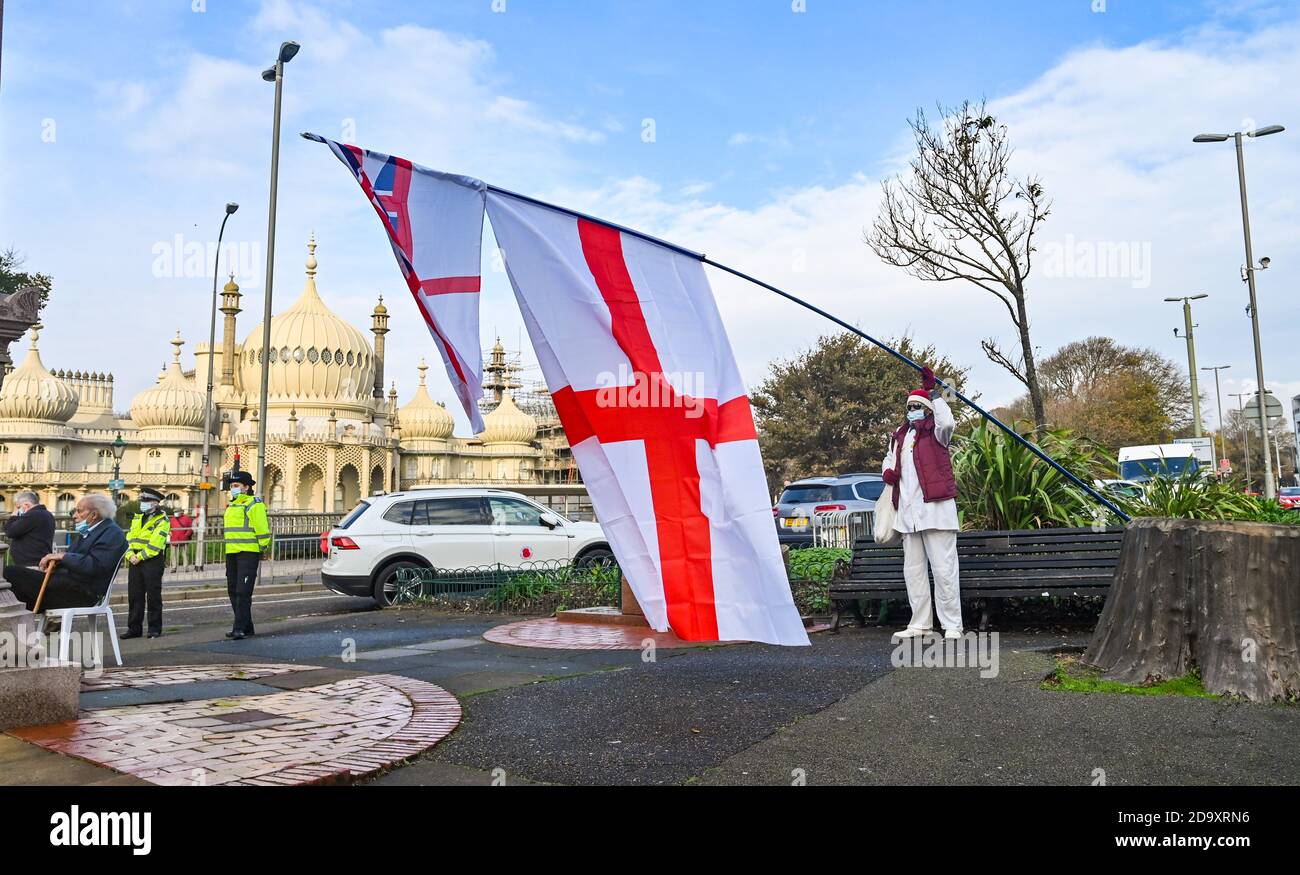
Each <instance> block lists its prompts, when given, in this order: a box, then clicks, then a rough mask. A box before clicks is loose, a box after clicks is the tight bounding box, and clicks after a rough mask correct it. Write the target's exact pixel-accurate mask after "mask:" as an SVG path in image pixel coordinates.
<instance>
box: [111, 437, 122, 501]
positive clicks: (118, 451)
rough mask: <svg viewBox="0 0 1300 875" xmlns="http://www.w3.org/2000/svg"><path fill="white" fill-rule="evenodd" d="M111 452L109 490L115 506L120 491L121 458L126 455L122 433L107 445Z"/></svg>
mask: <svg viewBox="0 0 1300 875" xmlns="http://www.w3.org/2000/svg"><path fill="white" fill-rule="evenodd" d="M108 446H109V449H110V450H112V452H113V488H112V489H111V490H109V491H110V492H111V493H112V494H113V504H115V505H116V504H117V495H118V493H119V492H120V491H121V490H120V489H118V486H117V483H118V480H120V479H121V477H122V456H124V455H126V441H124V440H122V433H121V432H120V431H119V432H118V433H117V437H115V438H113V442H112V443H111V444H109V445H108Z"/></svg>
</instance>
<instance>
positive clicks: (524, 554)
mask: <svg viewBox="0 0 1300 875" xmlns="http://www.w3.org/2000/svg"><path fill="white" fill-rule="evenodd" d="M519 556H520V558H523V559H531V558H533V548H532V547H525V548H524V549H522V550H520V551H519Z"/></svg>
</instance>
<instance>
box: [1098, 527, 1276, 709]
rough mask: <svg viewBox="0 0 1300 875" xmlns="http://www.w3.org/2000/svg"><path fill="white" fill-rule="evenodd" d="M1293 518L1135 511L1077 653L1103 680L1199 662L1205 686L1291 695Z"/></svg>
mask: <svg viewBox="0 0 1300 875" xmlns="http://www.w3.org/2000/svg"><path fill="white" fill-rule="evenodd" d="M1298 628H1300V526H1285V525H1270V524H1267V523H1239V522H1222V521H1214V520H1183V519H1137V520H1134V521H1133V522H1132V523H1130V524H1129V526H1128V528H1127V530H1126V531H1125V533H1124V543H1123V546H1122V547H1121V550H1120V560H1119V567H1118V568H1117V569H1116V571H1115V582H1114V583H1113V584H1112V585H1111V589H1110V593H1109V594H1108V595H1107V596H1106V605H1105V607H1104V608H1103V609H1102V613H1101V619H1100V620H1099V621H1098V623H1097V628H1096V630H1095V631H1094V632H1093V636H1092V642H1091V643H1090V644H1089V646H1088V651H1087V653H1085V654H1084V657H1083V661H1084V663H1085V664H1088V665H1091V666H1094V667H1096V668H1099V669H1101V670H1102V671H1103V672H1105V677H1106V678H1107V679H1110V680H1115V681H1120V682H1123V683H1130V684H1142V683H1148V682H1154V681H1160V680H1167V679H1170V678H1176V677H1181V676H1183V675H1185V674H1187V673H1188V672H1189V671H1191V670H1192V669H1193V668H1195V669H1198V670H1199V671H1200V674H1201V680H1202V682H1203V683H1204V685H1205V689H1206V690H1207V691H1208V692H1211V693H1216V694H1224V695H1235V696H1245V697H1247V698H1249V699H1250V700H1252V701H1255V702H1273V701H1279V700H1294V699H1297V698H1300V648H1298V647H1297V629H1298Z"/></svg>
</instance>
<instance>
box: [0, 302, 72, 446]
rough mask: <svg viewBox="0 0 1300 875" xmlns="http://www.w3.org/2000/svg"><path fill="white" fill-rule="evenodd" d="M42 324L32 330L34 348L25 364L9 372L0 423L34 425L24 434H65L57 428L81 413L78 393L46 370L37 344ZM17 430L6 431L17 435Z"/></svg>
mask: <svg viewBox="0 0 1300 875" xmlns="http://www.w3.org/2000/svg"><path fill="white" fill-rule="evenodd" d="M41 328H42V326H41V325H39V324H37V325H33V326H32V329H31V341H32V342H31V346H30V347H28V349H27V357H26V358H25V359H23V362H22V364H20V365H19V366H18V367H16V368H14V369H13V370H12V371H10V372H9V374H8V376H6V377H5V379H4V385H3V387H0V420H8V421H12V422H13V424H16V423H17V422H22V423H25V424H26V423H30V424H31V425H32V426H38V424H39V426H43V427H34V428H23V429H19V430H21V431H61V430H62V429H59V428H56V427H58V426H64V424H65V423H66V422H67V421H68V420H69V419H71V418H72V415H73V414H74V413H76V412H77V392H76V390H75V389H73V388H72V387H71V386H69V385H68V384H67V383H66V382H64V381H63V380H61V379H60V378H58V377H56V376H55V375H54V374H51V373H50V372H49V371H48V370H46V368H45V365H44V363H43V362H42V361H41V353H40V349H39V348H38V346H37V341H38V340H39V339H40V336H41V335H40V329H41ZM14 430H15V429H13V428H5V429H4V431H6V432H13V431H14Z"/></svg>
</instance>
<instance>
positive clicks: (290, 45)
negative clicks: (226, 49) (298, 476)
mask: <svg viewBox="0 0 1300 875" xmlns="http://www.w3.org/2000/svg"><path fill="white" fill-rule="evenodd" d="M300 48H302V46H300V45H298V44H297V43H296V42H292V41H288V42H283V43H280V53H279V54H278V55H276V58H275V66H273V67H268V68H266V69H265V70H263V71H262V79H263V81H266V82H274V83H275V121H274V124H273V127H272V131H271V197H270V208H269V211H268V215H267V219H266V304H265V307H264V309H263V315H262V391H261V396H260V400H259V402H258V408H257V410H258V419H257V485H258V486H259V487H261V488H262V489H266V480H265V476H266V395H267V392H268V391H269V390H270V384H271V349H270V347H271V282H272V279H273V274H274V273H275V195H276V189H277V187H278V185H279V181H280V100H281V96H282V94H283V91H284V65H285V64H287V63H289V62H290V61H292V60H293V57H294V55H296V54H298V49H300Z"/></svg>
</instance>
